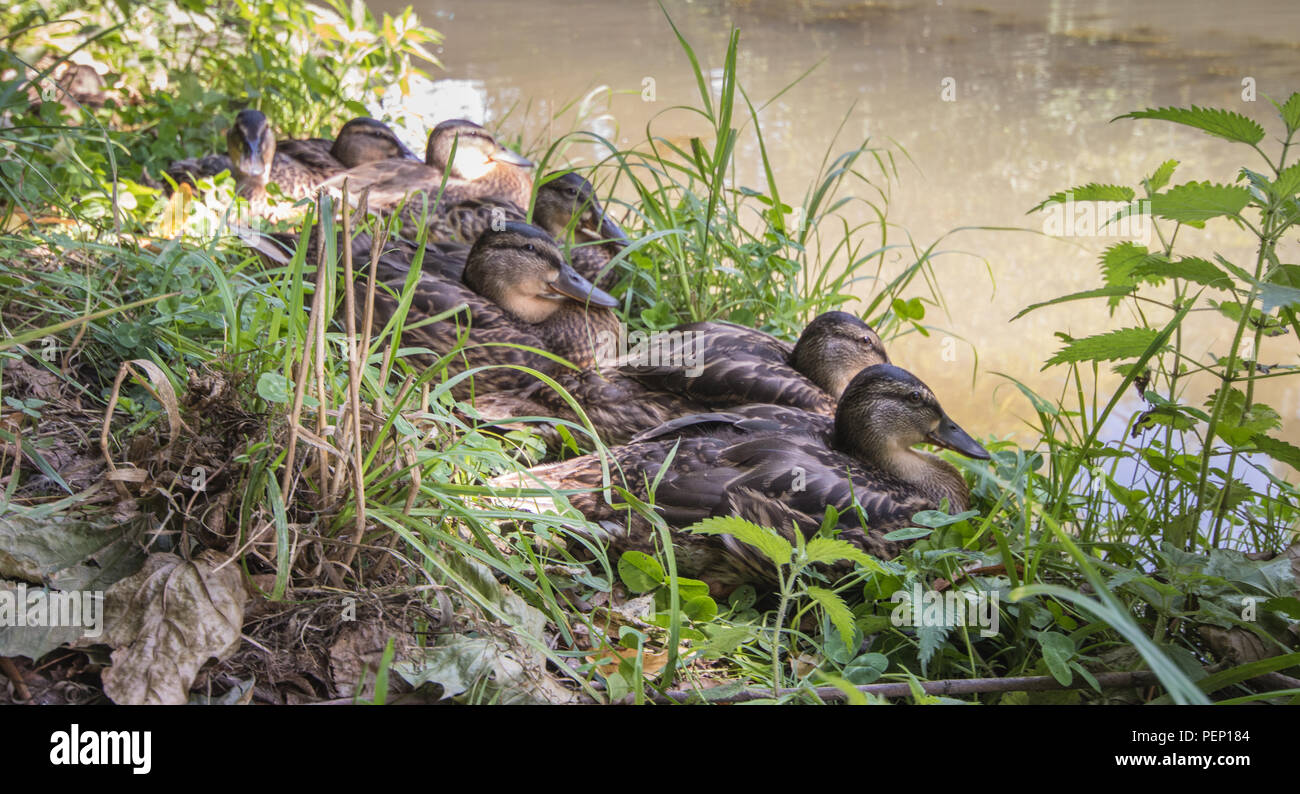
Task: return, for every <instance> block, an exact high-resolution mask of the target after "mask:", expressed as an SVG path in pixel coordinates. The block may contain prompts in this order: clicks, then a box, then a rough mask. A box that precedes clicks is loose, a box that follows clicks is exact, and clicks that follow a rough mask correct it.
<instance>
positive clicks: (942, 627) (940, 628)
mask: <svg viewBox="0 0 1300 794" xmlns="http://www.w3.org/2000/svg"><path fill="white" fill-rule="evenodd" d="M950 631H952V626H949V625H948V624H946V623H939V624H934V623H926V622H922V623H921V625H920V626H917V627H916V642H917V658H918V659H920V660H921V672H922V673H923V674H928V672H929V669H930V660H932V659H933V658H934V655H935V654H936V653H938V652H939V649H940V648H942V647H943V644H944V643H945V642H947V640H948V633H949V632H950Z"/></svg>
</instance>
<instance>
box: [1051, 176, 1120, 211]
mask: <svg viewBox="0 0 1300 794" xmlns="http://www.w3.org/2000/svg"><path fill="white" fill-rule="evenodd" d="M1132 200H1133V188H1131V187H1125V186H1124V185H1102V184H1099V183H1097V182H1089V183H1088V184H1086V185H1079V186H1078V187H1072V188H1069V189H1067V190H1062V191H1059V192H1057V193H1053V194H1052V195H1050V196H1048V197H1047V198H1045V199H1043V200H1042V201H1041V202H1039V204H1038V205H1037V206H1036V207H1034V208H1033V209H1031V210H1029V212H1027V213H1025V214H1026V215H1029V214H1031V213H1034V212H1037V211H1039V210H1041V209H1042V208H1044V207H1046V206H1047V205H1048V204H1063V203H1065V202H1067V201H1132Z"/></svg>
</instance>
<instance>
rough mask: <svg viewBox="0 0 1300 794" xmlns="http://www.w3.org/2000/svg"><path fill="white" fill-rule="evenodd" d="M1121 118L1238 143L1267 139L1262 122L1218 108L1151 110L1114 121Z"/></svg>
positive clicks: (1194, 106) (1130, 114) (1117, 117)
mask: <svg viewBox="0 0 1300 794" xmlns="http://www.w3.org/2000/svg"><path fill="white" fill-rule="evenodd" d="M1119 119H1158V120H1160V121H1172V122H1173V123H1175V124H1183V125H1185V126H1188V127H1195V128H1196V129H1198V130H1202V131H1203V132H1208V133H1209V134H1211V135H1214V136H1216V137H1219V138H1224V139H1226V140H1229V141H1236V142H1238V143H1249V144H1256V143H1259V142H1260V141H1262V140H1264V128H1263V127H1261V126H1259V123H1258V122H1256V121H1254V120H1253V119H1250V118H1247V117H1246V116H1243V115H1241V114H1240V113H1234V112H1233V111H1231V110H1220V109H1218V108H1202V107H1197V106H1196V105H1192V106H1191V107H1190V108H1174V107H1168V108H1147V109H1146V110H1135V111H1133V112H1132V113H1125V114H1124V115H1122V116H1116V117H1115V118H1114V119H1112V121H1117V120H1119Z"/></svg>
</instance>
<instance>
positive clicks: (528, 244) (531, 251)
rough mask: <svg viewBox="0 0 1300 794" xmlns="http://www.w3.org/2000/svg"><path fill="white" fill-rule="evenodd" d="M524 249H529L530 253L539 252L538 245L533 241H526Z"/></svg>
mask: <svg viewBox="0 0 1300 794" xmlns="http://www.w3.org/2000/svg"><path fill="white" fill-rule="evenodd" d="M524 250H525V251H527V252H528V253H530V254H535V253H537V248H536V246H534V245H533V244H532V243H525V244H524Z"/></svg>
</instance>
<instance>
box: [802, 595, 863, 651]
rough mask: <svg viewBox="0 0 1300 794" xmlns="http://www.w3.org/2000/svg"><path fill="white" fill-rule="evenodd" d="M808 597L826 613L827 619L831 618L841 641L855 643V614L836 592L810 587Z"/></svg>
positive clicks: (846, 643)
mask: <svg viewBox="0 0 1300 794" xmlns="http://www.w3.org/2000/svg"><path fill="white" fill-rule="evenodd" d="M808 596H809V597H810V598H812V600H814V601H816V602H817V604H818V605H819V606H820V607H821V608H822V609H823V610H824V611H825V612H826V617H828V618H830V621H831V623H832V624H833V625H834V626H835V628H836V630H837V631H839V633H840V639H841V640H843V641H844V644H845V645H848V644H849V643H850V642H852V641H853V631H854V628H855V626H854V625H853V612H852V610H850V609H849V605H848V604H846V603H844V599H842V598H840V597H839V596H838V595H836V594H835V593H834V592H832V591H830V590H827V589H825V588H823V587H815V586H811V585H810V586H809V587H808Z"/></svg>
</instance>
